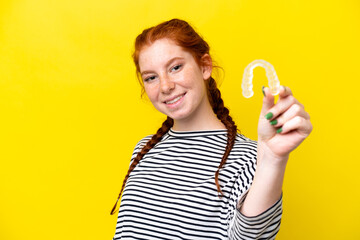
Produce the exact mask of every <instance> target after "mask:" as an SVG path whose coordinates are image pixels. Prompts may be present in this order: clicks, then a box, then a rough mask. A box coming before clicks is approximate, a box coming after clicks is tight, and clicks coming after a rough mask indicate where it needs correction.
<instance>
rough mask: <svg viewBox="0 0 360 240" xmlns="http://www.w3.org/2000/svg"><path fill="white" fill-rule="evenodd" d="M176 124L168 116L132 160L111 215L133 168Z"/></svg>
mask: <svg viewBox="0 0 360 240" xmlns="http://www.w3.org/2000/svg"><path fill="white" fill-rule="evenodd" d="M173 125H174V120H173V119H172V118H170V117H167V119H166V120H165V121H164V122H163V124H162V126H161V127H160V128H159V129H158V130H157V132H156V134H154V135H153V136H152V138H151V139H150V140H149V141H148V142H147V143H146V145H145V146H144V147H143V148H142V149H141V151H140V152H138V154H137V155H136V157H135V158H134V160H133V161H132V163H131V165H130V167H129V170H128V172H127V174H126V176H125V179H124V181H123V185H122V187H121V191H120V194H119V196H118V199H117V201H116V203H115V205H114V207H113V209H112V210H111V213H110V214H111V215H113V214H114V213H115V208H116V206H117V203H118V201H119V199H120V197H121V193H122V191H123V189H124V187H125V184H126V181H127V180H128V178H129V175H130V173H131V171H132V170H134V168H135V167H136V165H137V164H138V163H139V162H140V160H141V159H142V158H143V156H144V155H145V154H146V153H148V152H149V151H150V150H151V149H152V148H153V147H154V146H155V145H156V144H157V143H158V142H159V141H160V140H161V138H162V137H163V136H164V134H165V133H167V132H168V131H169V129H170V128H171V127H172V126H173Z"/></svg>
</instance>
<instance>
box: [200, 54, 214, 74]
mask: <svg viewBox="0 0 360 240" xmlns="http://www.w3.org/2000/svg"><path fill="white" fill-rule="evenodd" d="M212 68H213V65H212V59H211V57H210V55H209V54H207V53H205V54H204V55H203V56H202V57H201V71H202V75H203V79H204V80H208V79H209V78H210V77H211V72H212Z"/></svg>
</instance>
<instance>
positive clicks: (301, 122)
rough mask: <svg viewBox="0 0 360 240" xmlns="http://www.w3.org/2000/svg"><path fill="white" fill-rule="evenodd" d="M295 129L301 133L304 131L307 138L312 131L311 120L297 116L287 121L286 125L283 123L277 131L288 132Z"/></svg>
mask: <svg viewBox="0 0 360 240" xmlns="http://www.w3.org/2000/svg"><path fill="white" fill-rule="evenodd" d="M295 130H296V131H298V132H299V133H302V134H303V136H304V138H305V137H306V136H308V135H309V134H310V132H311V131H312V124H311V122H310V120H308V119H305V118H303V117H300V116H296V117H294V118H292V119H290V120H289V121H287V122H285V123H284V125H282V127H281V128H279V129H278V130H277V133H280V134H286V133H288V132H291V131H295Z"/></svg>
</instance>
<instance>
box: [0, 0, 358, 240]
mask: <svg viewBox="0 0 360 240" xmlns="http://www.w3.org/2000/svg"><path fill="white" fill-rule="evenodd" d="M174 17H177V18H182V19H185V20H187V21H189V22H190V23H191V24H193V25H194V27H195V28H196V29H197V30H198V31H199V33H200V34H201V35H203V36H204V38H205V39H206V40H207V41H208V42H209V44H210V46H211V53H212V54H213V57H214V59H215V60H216V61H217V62H218V64H219V65H220V66H222V67H223V68H224V70H225V74H223V76H222V78H221V79H220V82H221V83H222V85H221V88H220V89H221V91H222V95H223V98H224V101H225V104H226V105H227V106H228V107H229V108H230V110H231V114H232V116H233V117H234V118H235V120H236V122H237V125H238V126H239V128H240V129H241V131H242V133H243V134H245V135H246V136H248V137H250V138H253V139H256V125H257V119H258V114H259V111H260V107H261V97H262V94H261V86H262V85H267V80H266V77H265V71H264V70H263V69H261V68H257V69H256V70H255V77H254V91H255V95H254V97H252V98H250V99H245V98H244V97H242V95H241V87H240V85H241V77H242V73H243V70H244V68H245V66H246V65H247V64H248V63H250V62H251V61H252V60H254V59H265V60H267V61H269V62H270V63H272V64H273V65H274V67H275V69H276V71H277V73H278V76H279V79H280V82H281V84H283V85H286V86H289V87H290V88H291V89H292V90H293V93H294V95H295V96H296V97H297V98H298V99H299V100H300V101H301V102H302V103H303V104H304V105H305V108H306V110H307V111H308V112H309V113H310V115H311V117H312V123H313V125H314V130H313V132H312V134H311V135H310V137H309V138H308V139H307V140H306V141H305V142H304V143H303V144H302V145H301V146H300V147H299V148H298V149H297V150H295V152H293V153H292V155H291V159H290V161H289V164H288V168H287V172H286V176H285V183H284V214H283V219H282V225H281V229H280V232H279V235H278V237H277V239H360V229H359V227H360V226H359V225H360V224H359V223H360V221H359V215H360V207H359V203H360V193H359V186H360V180H359V170H360V168H359V166H360V163H359V160H360V159H359V156H358V155H359V154H358V148H359V140H358V139H359V133H360V132H359V126H358V123H359V103H360V101H359V99H360V89H359V87H360V73H359V65H360V61H359V57H360V47H359V43H360V33H359V30H360V2H359V1H358V0H336V1H335V0H329V1H324V0H322V1H310V0H306V1H300V0H298V1H297V0H282V1H280V0H275V1H270V0H259V1H256V0H252V1H250V0H243V1H229V0H225V1H224V0H221V1H220V0H218V1H215V0H207V1H205V0H204V1H196V0H183V1H158V0H154V1H145V0H144V1H140V0H126V1H125V0H111V1H106V0H105V1H94V0H90V1H89V0H86V1H85V0H79V1H76V0H61V1H60V0H59V1H50V0H32V1H30V0H12V1H11V0H1V2H0V164H1V165H0V239H4V240H20V239H37V240H42V239H54V240H56V239H74V240H75V239H76V240H77V239H87V240H91V239H94V240H95V239H96V240H99V239H111V238H112V237H113V234H114V231H115V224H116V217H117V216H116V215H113V216H110V215H109V212H110V210H111V208H112V206H113V204H114V202H115V200H116V198H117V195H118V193H119V190H120V187H121V184H122V180H123V178H124V176H125V173H126V172H127V167H128V163H129V160H130V155H131V153H132V150H133V147H134V146H135V144H136V143H137V141H138V140H140V139H141V138H142V137H144V136H145V135H148V134H151V133H154V131H155V130H156V129H157V127H159V126H160V123H161V122H162V120H163V119H164V116H162V115H161V114H159V113H157V112H156V110H155V109H154V108H153V107H152V106H151V103H150V102H149V101H147V100H146V99H141V98H140V87H139V85H138V83H137V80H136V77H135V72H134V71H135V68H134V66H133V63H132V60H131V53H132V50H133V42H134V39H135V37H136V36H137V35H138V34H139V33H140V32H141V31H142V30H143V29H144V28H146V27H150V26H152V25H154V24H157V23H159V22H161V21H164V20H169V19H171V18H174Z"/></svg>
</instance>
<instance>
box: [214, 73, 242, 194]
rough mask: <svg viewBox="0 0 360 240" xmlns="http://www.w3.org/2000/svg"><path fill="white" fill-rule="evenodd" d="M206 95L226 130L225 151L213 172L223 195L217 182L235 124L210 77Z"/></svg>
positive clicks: (231, 140)
mask: <svg viewBox="0 0 360 240" xmlns="http://www.w3.org/2000/svg"><path fill="white" fill-rule="evenodd" d="M208 95H209V101H210V103H211V106H212V107H213V111H214V113H215V114H216V116H217V117H218V119H220V121H221V122H222V123H223V124H224V125H225V127H226V128H227V130H228V133H227V144H226V148H225V153H224V155H223V157H222V159H221V162H220V165H219V167H218V169H217V171H216V172H215V184H216V187H217V190H218V193H219V196H220V194H221V196H224V194H223V192H222V191H221V187H220V184H219V172H220V169H221V168H222V167H223V166H224V164H225V163H226V159H227V157H228V156H229V154H230V151H231V149H232V147H233V146H234V143H235V138H236V134H237V126H236V124H235V122H234V121H233V119H232V118H231V116H230V115H229V109H227V108H226V107H225V106H224V101H223V100H222V98H221V93H220V90H219V89H218V88H217V85H216V82H215V80H214V79H213V78H212V77H210V79H209V80H208Z"/></svg>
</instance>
